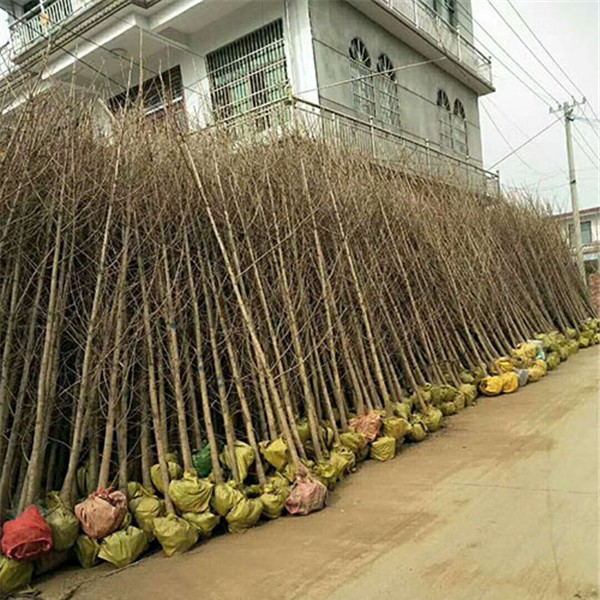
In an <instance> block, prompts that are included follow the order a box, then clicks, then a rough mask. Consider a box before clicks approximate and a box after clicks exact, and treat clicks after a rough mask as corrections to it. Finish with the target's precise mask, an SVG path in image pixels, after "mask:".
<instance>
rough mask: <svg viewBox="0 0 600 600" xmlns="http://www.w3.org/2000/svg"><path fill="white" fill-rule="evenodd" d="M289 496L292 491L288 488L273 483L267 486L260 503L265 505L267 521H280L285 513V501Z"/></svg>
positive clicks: (263, 510)
mask: <svg viewBox="0 0 600 600" xmlns="http://www.w3.org/2000/svg"><path fill="white" fill-rule="evenodd" d="M289 495H290V489H289V488H288V487H287V486H285V487H282V486H277V485H274V484H273V483H271V484H267V485H266V486H265V487H264V491H263V493H262V494H261V495H260V501H261V502H262V505H263V508H262V514H263V516H264V517H266V518H267V519H278V518H279V517H280V516H281V514H282V513H283V509H284V508H285V501H286V500H287V499H288V498H289Z"/></svg>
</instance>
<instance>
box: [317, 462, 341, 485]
mask: <svg viewBox="0 0 600 600" xmlns="http://www.w3.org/2000/svg"><path fill="white" fill-rule="evenodd" d="M313 474H314V477H315V479H317V480H318V481H320V482H321V483H322V484H323V485H324V486H326V487H327V489H330V490H333V489H334V487H335V484H336V483H337V480H338V476H337V472H336V468H335V466H334V465H332V464H331V462H330V461H329V460H320V461H319V462H318V463H317V464H316V465H315V467H314V469H313Z"/></svg>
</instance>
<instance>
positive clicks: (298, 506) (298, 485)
mask: <svg viewBox="0 0 600 600" xmlns="http://www.w3.org/2000/svg"><path fill="white" fill-rule="evenodd" d="M326 503H327V488H326V487H325V486H324V485H323V484H322V483H321V482H320V481H315V480H314V479H313V478H312V477H310V475H309V473H308V470H307V469H305V468H301V469H300V470H299V472H298V475H297V477H296V482H295V483H294V485H293V487H292V490H291V492H290V495H289V498H288V499H287V500H286V501H285V509H286V510H287V511H288V513H289V514H290V515H308V514H310V513H312V512H315V511H318V510H322V509H323V508H325V504H326Z"/></svg>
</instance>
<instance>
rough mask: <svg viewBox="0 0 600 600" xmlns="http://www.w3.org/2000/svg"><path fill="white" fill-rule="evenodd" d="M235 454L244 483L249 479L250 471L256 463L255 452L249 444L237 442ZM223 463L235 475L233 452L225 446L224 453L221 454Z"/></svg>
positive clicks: (234, 448)
mask: <svg viewBox="0 0 600 600" xmlns="http://www.w3.org/2000/svg"><path fill="white" fill-rule="evenodd" d="M233 454H234V457H235V463H236V465H237V469H238V473H239V475H240V479H241V481H244V480H245V479H246V477H248V469H249V468H250V467H251V466H252V463H253V462H254V458H255V456H254V450H253V449H252V447H251V446H249V445H248V444H246V443H244V442H240V441H236V442H235V444H234V447H233ZM221 462H222V463H223V464H224V465H225V466H226V467H227V468H228V469H229V470H230V471H231V472H232V473H233V463H232V462H231V451H230V450H229V447H228V446H225V448H223V452H221Z"/></svg>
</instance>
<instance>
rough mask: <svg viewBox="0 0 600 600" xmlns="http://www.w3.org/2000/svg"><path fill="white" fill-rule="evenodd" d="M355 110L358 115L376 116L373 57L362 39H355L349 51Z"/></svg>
mask: <svg viewBox="0 0 600 600" xmlns="http://www.w3.org/2000/svg"><path fill="white" fill-rule="evenodd" d="M348 53H349V55H350V76H351V79H352V95H353V97H354V110H356V112H357V113H359V114H363V115H367V116H369V117H374V116H375V87H374V85H373V77H372V71H371V56H370V55H369V51H368V50H367V47H366V46H365V44H364V43H363V41H362V40H361V39H360V38H354V39H353V40H352V41H351V42H350V48H349V49H348Z"/></svg>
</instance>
